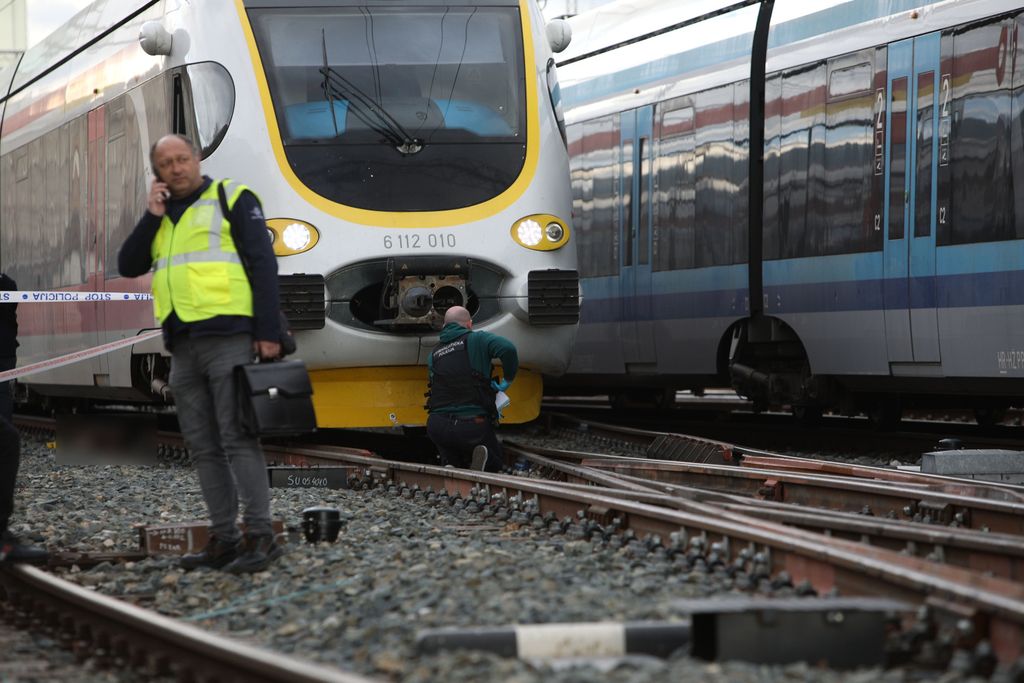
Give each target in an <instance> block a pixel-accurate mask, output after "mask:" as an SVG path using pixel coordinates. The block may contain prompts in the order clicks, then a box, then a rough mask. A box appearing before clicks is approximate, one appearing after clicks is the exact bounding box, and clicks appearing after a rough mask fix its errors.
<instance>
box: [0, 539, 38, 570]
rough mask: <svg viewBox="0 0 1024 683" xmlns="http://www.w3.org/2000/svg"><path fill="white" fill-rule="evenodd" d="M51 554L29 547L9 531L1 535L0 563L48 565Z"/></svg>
mask: <svg viewBox="0 0 1024 683" xmlns="http://www.w3.org/2000/svg"><path fill="white" fill-rule="evenodd" d="M49 559H50V553H49V552H47V551H46V550H45V549H44V548H39V547H37V546H34V545H28V544H26V543H24V542H22V541H21V540H20V539H19V538H18V537H17V536H15V535H14V534H12V533H11V532H9V531H5V532H4V533H3V535H0V562H24V563H27V564H46V562H47V560H49Z"/></svg>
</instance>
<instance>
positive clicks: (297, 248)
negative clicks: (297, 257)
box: [267, 218, 320, 256]
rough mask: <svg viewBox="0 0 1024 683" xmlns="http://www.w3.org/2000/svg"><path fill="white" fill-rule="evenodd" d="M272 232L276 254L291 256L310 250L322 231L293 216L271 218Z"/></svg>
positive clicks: (268, 222) (268, 225)
mask: <svg viewBox="0 0 1024 683" xmlns="http://www.w3.org/2000/svg"><path fill="white" fill-rule="evenodd" d="M267 228H268V229H269V230H270V232H271V242H272V244H273V245H274V254H276V255H277V256H291V255H293V254H301V253H302V252H304V251H309V250H310V249H312V248H313V247H315V246H316V243H317V242H319V241H320V233H319V231H317V229H316V228H314V227H313V226H312V225H310V224H309V223H307V222H305V221H299V220H294V219H291V218H271V219H270V220H268V221H267Z"/></svg>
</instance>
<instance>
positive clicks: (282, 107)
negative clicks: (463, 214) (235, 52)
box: [250, 6, 526, 211]
mask: <svg viewBox="0 0 1024 683" xmlns="http://www.w3.org/2000/svg"><path fill="white" fill-rule="evenodd" d="M250 17H251V19H252V23H253V28H254V30H255V36H256V42H257V46H258V48H259V50H260V58H261V59H262V61H263V65H264V68H265V69H266V72H267V80H268V83H269V86H270V93H271V96H272V99H273V102H274V109H275V113H276V115H277V122H278V128H279V129H280V131H281V136H282V139H283V142H284V146H285V151H286V154H287V156H288V161H289V162H290V164H291V166H292V168H293V169H294V170H295V172H296V174H297V175H298V176H299V178H300V179H301V180H302V182H303V183H305V184H306V186H307V187H309V188H310V189H312V190H313V191H315V192H317V193H318V194H320V195H322V196H324V197H326V198H328V199H331V200H333V201H336V202H339V203H342V204H346V205H349V206H355V207H357V208H363V209H371V210H386V211H438V210H446V209H455V208H460V207H464V206H470V205H472V204H477V203H480V202H482V201H486V200H488V199H490V198H492V197H494V196H496V195H497V194H500V193H501V192H502V191H504V190H505V189H507V188H508V187H509V186H510V185H511V184H512V183H513V182H514V181H515V179H516V177H518V175H519V172H520V170H521V169H522V165H523V162H524V159H525V154H526V114H525V106H524V96H523V91H524V68H523V66H524V60H523V44H522V30H521V28H520V21H519V12H518V9H517V8H515V7H466V6H461V7H445V6H438V7H405V8H399V7H389V8H380V7H351V6H350V7H343V8H332V9H319V8H318V9H281V8H274V9H251V10H250Z"/></svg>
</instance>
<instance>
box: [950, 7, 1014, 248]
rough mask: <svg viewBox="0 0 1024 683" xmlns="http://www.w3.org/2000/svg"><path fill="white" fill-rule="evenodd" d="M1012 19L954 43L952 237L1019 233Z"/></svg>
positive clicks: (990, 238) (988, 238)
mask: <svg viewBox="0 0 1024 683" xmlns="http://www.w3.org/2000/svg"><path fill="white" fill-rule="evenodd" d="M1012 36H1013V32H1012V22H1010V21H991V22H988V23H985V24H982V25H975V26H973V27H970V28H967V29H964V30H962V32H959V33H957V34H956V35H955V37H954V41H953V73H952V79H951V87H952V102H951V106H952V121H951V127H952V135H951V138H952V139H951V141H950V155H951V158H950V165H951V167H952V178H951V182H950V188H951V195H952V196H951V197H950V202H951V204H952V211H953V225H952V230H951V241H952V243H954V244H964V243H968V242H994V241H999V240H1009V239H1014V238H1016V237H1017V229H1016V225H1015V223H1016V221H1015V220H1014V216H1013V201H1014V192H1012V191H1010V186H1011V184H1013V185H1017V184H1019V183H1011V179H1014V180H1016V179H1015V178H1013V176H1011V175H1010V170H1011V168H1012V160H1011V157H1010V154H1011V151H1012V150H1011V145H1010V142H1011V137H1010V130H1011V129H1012V128H1013V127H1014V125H1016V124H1015V123H1014V119H1013V117H1012V114H1013V105H1012V103H1011V89H1010V86H1011V83H1012V69H1013V67H1012V58H1013V54H1012V52H1013V50H1012V49H1011V46H1010V43H1011V42H1012V40H1013V37H1012Z"/></svg>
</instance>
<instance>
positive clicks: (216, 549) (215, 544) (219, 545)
mask: <svg viewBox="0 0 1024 683" xmlns="http://www.w3.org/2000/svg"><path fill="white" fill-rule="evenodd" d="M241 553H242V539H238V540H235V541H224V540H221V539H220V538H217V537H216V536H211V537H210V540H209V542H208V543H207V544H206V547H205V548H203V549H202V550H200V551H199V552H198V553H192V554H191V555H185V556H183V557H182V558H181V560H180V561H179V562H178V566H180V567H181V568H182V569H199V568H200V567H209V568H210V569H221V568H223V567H225V566H227V565H228V564H230V563H231V562H234V561H235V560H236V559H237V558H238V556H239V555H240V554H241Z"/></svg>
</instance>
